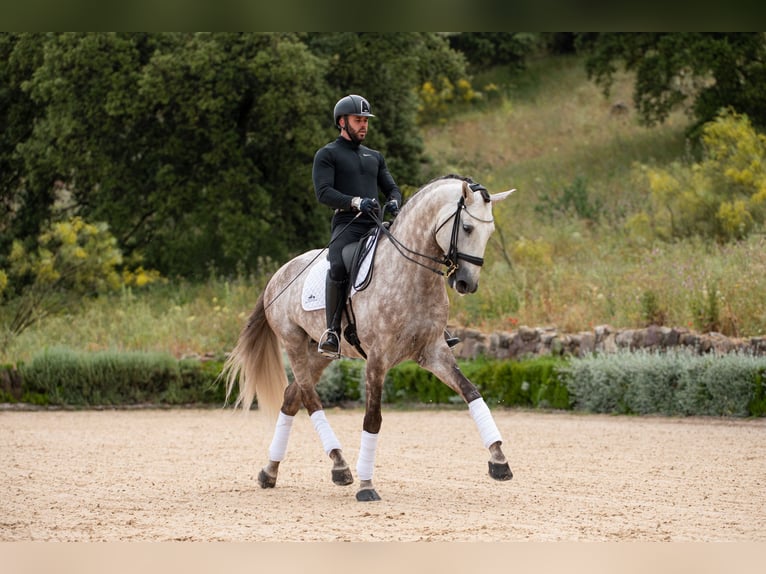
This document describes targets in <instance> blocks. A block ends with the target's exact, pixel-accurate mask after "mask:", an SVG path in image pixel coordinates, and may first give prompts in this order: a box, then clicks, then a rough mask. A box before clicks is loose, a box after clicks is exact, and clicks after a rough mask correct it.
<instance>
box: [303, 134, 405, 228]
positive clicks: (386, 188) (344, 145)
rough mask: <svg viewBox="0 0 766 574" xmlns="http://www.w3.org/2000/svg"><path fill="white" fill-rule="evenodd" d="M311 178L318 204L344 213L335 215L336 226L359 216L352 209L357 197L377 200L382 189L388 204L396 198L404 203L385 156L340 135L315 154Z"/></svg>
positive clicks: (400, 202)
mask: <svg viewBox="0 0 766 574" xmlns="http://www.w3.org/2000/svg"><path fill="white" fill-rule="evenodd" d="M312 178H313V180H314V191H315V192H316V196H317V199H318V200H319V202H320V203H323V204H324V205H327V206H329V207H331V208H333V209H338V210H341V211H339V212H338V213H336V214H335V218H334V219H333V222H334V224H335V225H337V224H339V223H346V222H348V221H350V220H351V219H353V217H354V215H356V213H354V212H353V211H352V209H351V200H352V199H353V198H354V197H362V198H365V197H368V198H371V199H373V198H374V199H378V190H380V192H381V193H383V195H384V196H385V198H386V201H390V200H392V199H395V200H397V201H398V202H399V205H400V206H401V204H402V193H401V191H400V190H399V187H398V186H397V185H396V182H395V181H394V178H393V177H392V176H391V173H390V172H389V171H388V167H387V166H386V160H385V159H383V155H382V154H381V153H380V152H378V151H375V150H373V149H370V148H368V147H367V146H364V145H359V144H355V143H353V142H351V141H349V140H347V139H345V138H343V137H340V136H339V137H338V139H336V140H335V141H333V142H330V143H328V144H327V145H326V146H324V147H322V148H320V149H319V150H318V151H317V152H316V154H315V155H314V167H313V170H312ZM362 217H367V216H366V215H363V216H362Z"/></svg>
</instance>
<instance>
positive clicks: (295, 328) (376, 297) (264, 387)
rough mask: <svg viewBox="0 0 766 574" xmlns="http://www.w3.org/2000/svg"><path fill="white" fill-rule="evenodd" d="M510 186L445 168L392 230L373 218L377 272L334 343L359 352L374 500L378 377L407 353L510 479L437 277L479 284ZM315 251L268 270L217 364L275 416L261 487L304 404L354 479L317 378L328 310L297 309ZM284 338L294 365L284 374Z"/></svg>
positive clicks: (272, 481) (364, 457) (366, 471)
mask: <svg viewBox="0 0 766 574" xmlns="http://www.w3.org/2000/svg"><path fill="white" fill-rule="evenodd" d="M513 191H514V190H508V191H505V192H502V193H497V194H490V193H488V192H487V190H486V189H485V188H484V187H483V186H481V185H479V184H476V183H474V182H472V181H471V180H470V179H467V178H462V177H459V176H455V175H450V176H445V177H442V178H438V179H435V180H433V181H431V182H429V183H428V184H426V185H425V186H423V187H422V188H421V189H420V190H419V191H418V192H417V193H416V194H415V195H413V197H412V198H411V199H410V200H409V201H407V202H406V203H405V204H404V205H403V206H402V208H401V212H400V213H399V215H398V217H397V218H396V219H395V220H394V222H393V223H392V224H391V225H390V228H389V229H386V228H385V227H384V226H381V232H382V235H381V237H380V239H379V241H378V247H377V252H376V254H375V263H374V276H373V278H372V279H371V280H370V282H369V285H367V287H366V288H365V289H363V290H361V291H358V292H356V293H355V294H354V295H353V298H352V308H353V316H354V317H355V318H356V321H355V323H356V327H357V329H356V332H357V336H358V340H359V347H354V346H353V345H345V344H344V345H343V346H342V348H341V353H342V354H343V355H344V356H346V357H352V358H362V357H363V355H366V360H367V368H366V381H365V384H366V404H365V415H364V423H363V427H362V428H363V430H362V436H361V445H360V450H359V455H358V461H357V465H356V471H357V475H358V476H359V480H360V486H359V490H358V491H357V493H356V498H357V500H359V501H372V500H380V496H379V495H378V493H377V491H376V490H375V488H374V487H373V484H372V475H373V469H374V463H375V451H376V447H377V438H378V433H379V432H380V428H381V422H382V416H381V396H382V391H383V381H384V378H385V375H386V373H387V372H388V370H389V369H391V368H392V367H394V366H395V365H397V364H399V363H401V362H403V361H406V360H414V361H417V363H418V364H419V365H420V366H421V367H424V368H425V369H428V370H429V371H431V372H432V373H433V374H434V375H436V376H437V377H438V378H439V379H440V380H441V381H442V382H444V383H445V384H446V385H447V386H448V387H450V388H451V389H452V390H454V391H455V392H456V393H458V394H459V395H460V396H461V397H462V398H463V400H465V402H466V403H467V404H468V408H469V411H470V415H471V417H472V418H473V420H474V421H475V423H476V426H477V427H478V430H479V435H480V437H481V440H482V442H483V444H484V446H485V447H486V448H487V449H489V454H490V460H489V475H490V476H491V477H492V478H494V479H496V480H509V479H511V478H512V476H513V474H512V472H511V469H510V466H509V465H508V461H507V460H506V458H505V455H504V454H503V451H502V449H501V444H502V437H501V435H500V432H499V430H498V428H497V426H496V424H495V422H494V419H493V417H492V414H491V412H490V410H489V408H488V407H487V405H486V403H485V402H484V399H483V398H482V397H481V394H480V393H479V391H478V390H477V388H476V386H475V385H474V384H473V383H471V382H470V381H469V380H468V379H467V378H466V377H465V376H464V375H463V373H462V372H461V371H460V369H459V367H458V365H457V363H456V361H455V357H454V355H453V353H452V351H451V350H450V348H449V346H448V345H447V342H446V341H445V339H444V330H445V328H446V326H447V320H448V318H449V298H448V297H447V290H446V287H445V281H444V277H445V276H446V277H447V281H446V283H447V284H448V285H449V286H450V287H451V288H453V289H455V290H456V291H457V292H458V293H460V294H468V293H473V292H475V291H476V289H477V288H478V285H479V273H480V271H481V265H482V263H483V261H484V260H483V255H484V250H485V248H486V245H487V241H488V240H489V237H490V235H491V234H492V232H493V230H494V218H493V216H492V205H493V203H495V202H498V201H501V200H503V199H505V198H506V197H508V196H509V195H510V194H511V193H512V192H513ZM320 254H321V251H319V250H314V251H310V252H307V253H304V254H302V255H299V256H298V257H296V258H295V259H292V260H291V261H289V262H287V263H286V264H285V265H284V266H282V267H281V268H280V269H279V270H278V271H277V272H276V273H275V274H274V276H273V277H272V278H271V279H270V280H269V282H268V284H267V285H266V288H265V289H264V291H263V292H262V293H261V295H260V297H259V298H258V301H257V302H256V305H255V309H254V310H253V312H252V314H251V315H250V318H249V320H248V322H247V325H246V326H245V327H244V328H243V330H242V332H241V333H240V335H239V340H238V342H237V345H236V346H235V348H234V350H233V351H232V352H231V354H230V355H229V357H228V358H227V360H226V363H225V365H224V368H223V371H222V377H223V378H224V379H225V381H226V386H227V399H228V397H229V396H230V395H231V393H232V391H233V389H234V386H235V385H236V384H237V383H238V384H239V396H238V398H237V400H236V403H235V407H237V406H241V407H242V408H243V409H245V410H249V409H250V407H251V405H252V403H253V401H254V400H255V398H256V396H257V399H258V406H259V408H261V409H262V410H263V411H265V412H267V413H270V414H272V415H274V416H275V417H276V426H275V430H274V436H273V439H272V442H271V446H270V447H269V462H268V464H267V465H266V466H265V467H264V468H263V469H262V470H261V471H260V473H259V476H258V482H259V484H260V485H261V487H263V488H272V487H274V486H275V485H276V480H277V473H278V470H279V464H280V462H281V461H282V460H283V458H284V456H285V452H286V449H287V442H288V438H289V436H290V429H291V425H292V422H293V418H294V417H295V415H296V414H297V413H298V411H299V409H300V407H301V405H303V406H305V407H306V410H307V411H308V414H309V416H310V418H311V421H312V423H313V425H314V428H315V430H316V431H317V433H318V434H319V437H320V439H321V442H322V446H323V448H324V450H325V452H326V453H327V455H328V456H329V457H330V459H331V460H332V462H333V467H332V481H333V482H334V483H335V484H339V485H349V484H351V483H353V481H354V479H353V475H352V473H351V470H350V469H349V466H348V464H347V462H346V460H345V458H344V456H343V452H342V449H341V444H340V441H339V440H338V438H337V437H336V436H335V433H334V432H333V430H332V427H331V426H330V423H329V422H328V420H327V418H326V416H325V413H324V410H323V408H322V403H321V401H320V399H319V395H318V394H317V392H316V389H315V386H316V384H317V382H318V381H319V377H320V375H321V374H322V371H323V370H324V369H325V368H326V367H327V365H328V364H329V362H328V359H327V358H326V357H324V356H323V355H321V354H320V353H318V352H317V341H318V340H319V338H320V336H321V335H322V332H323V331H324V329H325V313H324V311H323V310H311V311H306V310H305V309H304V308H303V305H302V303H301V294H302V284H303V281H302V279H303V276H305V275H306V271H307V269H308V268H309V267H310V266H311V265H312V263H313V261H314V260H315V259H317V258H318V256H319V255H320ZM299 276H300V277H299ZM296 279H299V280H296ZM344 324H345V321H344ZM280 343H281V346H280ZM282 347H283V348H284V350H285V352H286V353H287V358H288V360H289V362H290V366H291V368H292V372H293V374H294V376H295V382H294V383H292V384H289V385H288V381H287V377H286V373H285V368H284V365H283V363H282V353H281V348H282ZM360 350H361V351H362V352H361V353H360ZM280 407H281V408H280Z"/></svg>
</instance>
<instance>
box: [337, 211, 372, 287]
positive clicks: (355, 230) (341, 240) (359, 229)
mask: <svg viewBox="0 0 766 574" xmlns="http://www.w3.org/2000/svg"><path fill="white" fill-rule="evenodd" d="M373 226H374V224H373V225H370V223H369V222H366V221H353V222H351V224H349V225H348V226H346V224H345V223H338V224H335V225H334V226H333V230H332V240H331V242H330V246H329V247H328V248H327V259H328V260H329V261H330V278H331V279H332V280H333V281H345V280H346V268H345V266H344V265H343V248H344V247H345V246H346V245H348V244H349V243H354V242H355V241H359V240H360V239H361V238H362V237H364V236H365V235H366V234H367V233H368V232H369V231H370V229H372V227H373Z"/></svg>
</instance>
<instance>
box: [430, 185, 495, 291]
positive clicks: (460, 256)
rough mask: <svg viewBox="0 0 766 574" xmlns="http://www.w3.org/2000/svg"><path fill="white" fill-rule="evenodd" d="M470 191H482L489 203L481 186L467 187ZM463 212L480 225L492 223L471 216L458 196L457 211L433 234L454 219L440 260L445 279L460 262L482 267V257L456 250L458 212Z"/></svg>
mask: <svg viewBox="0 0 766 574" xmlns="http://www.w3.org/2000/svg"><path fill="white" fill-rule="evenodd" d="M469 187H470V188H471V190H472V191H474V192H475V191H477V190H483V191H482V194H481V196H482V198H484V201H485V202H489V201H490V199H489V193H487V189H486V188H485V187H484V186H482V185H481V184H478V183H474V184H471V185H470V186H469ZM463 210H465V212H466V213H467V214H468V215H470V216H471V217H473V218H474V219H475V220H476V221H480V222H482V223H492V222H493V221H494V219H481V218H480V217H476V216H475V215H473V214H472V213H471V212H470V211H468V209H467V208H466V206H465V199H464V198H463V196H460V200H459V201H458V202H457V210H456V211H455V214H454V215H453V216H452V217H450V218H448V219H446V220H445V221H444V223H442V224H441V225H440V226H439V227H437V228H436V231H435V232H434V234H436V233H439V231H440V230H441V228H442V227H444V226H445V225H446V224H447V222H448V221H449V220H450V219H452V218H454V220H453V222H452V234H451V236H450V241H449V249H448V250H447V254H446V255H445V257H444V259H443V260H442V262H441V263H442V264H443V265H445V266H446V267H447V271H446V272H445V275H446V276H447V277H449V276H451V275H452V274H453V273H455V271H457V270H458V267H460V260H463V261H466V262H468V263H473V264H474V265H478V266H479V267H481V266H482V265H484V258H483V257H476V256H475V255H469V254H467V253H463V252H462V251H458V249H457V240H458V235H459V233H460V212H461V211H463Z"/></svg>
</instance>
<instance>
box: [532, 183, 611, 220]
mask: <svg viewBox="0 0 766 574" xmlns="http://www.w3.org/2000/svg"><path fill="white" fill-rule="evenodd" d="M535 211H536V212H537V213H539V214H541V215H543V216H545V217H547V218H548V219H549V220H550V221H554V220H555V219H557V218H558V217H561V216H565V217H566V216H571V215H574V216H575V217H578V218H580V219H584V220H587V221H590V222H593V223H597V222H598V220H599V219H600V218H601V215H602V212H603V202H602V200H601V199H600V198H598V197H596V198H593V197H592V196H591V194H589V192H588V186H587V182H586V181H585V178H584V177H582V176H577V177H575V179H574V181H573V182H572V183H571V185H569V186H567V187H565V188H564V189H563V190H562V192H561V194H560V195H559V196H557V197H552V196H549V195H548V194H543V195H542V196H541V198H540V202H539V203H538V204H537V205H536V206H535Z"/></svg>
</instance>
